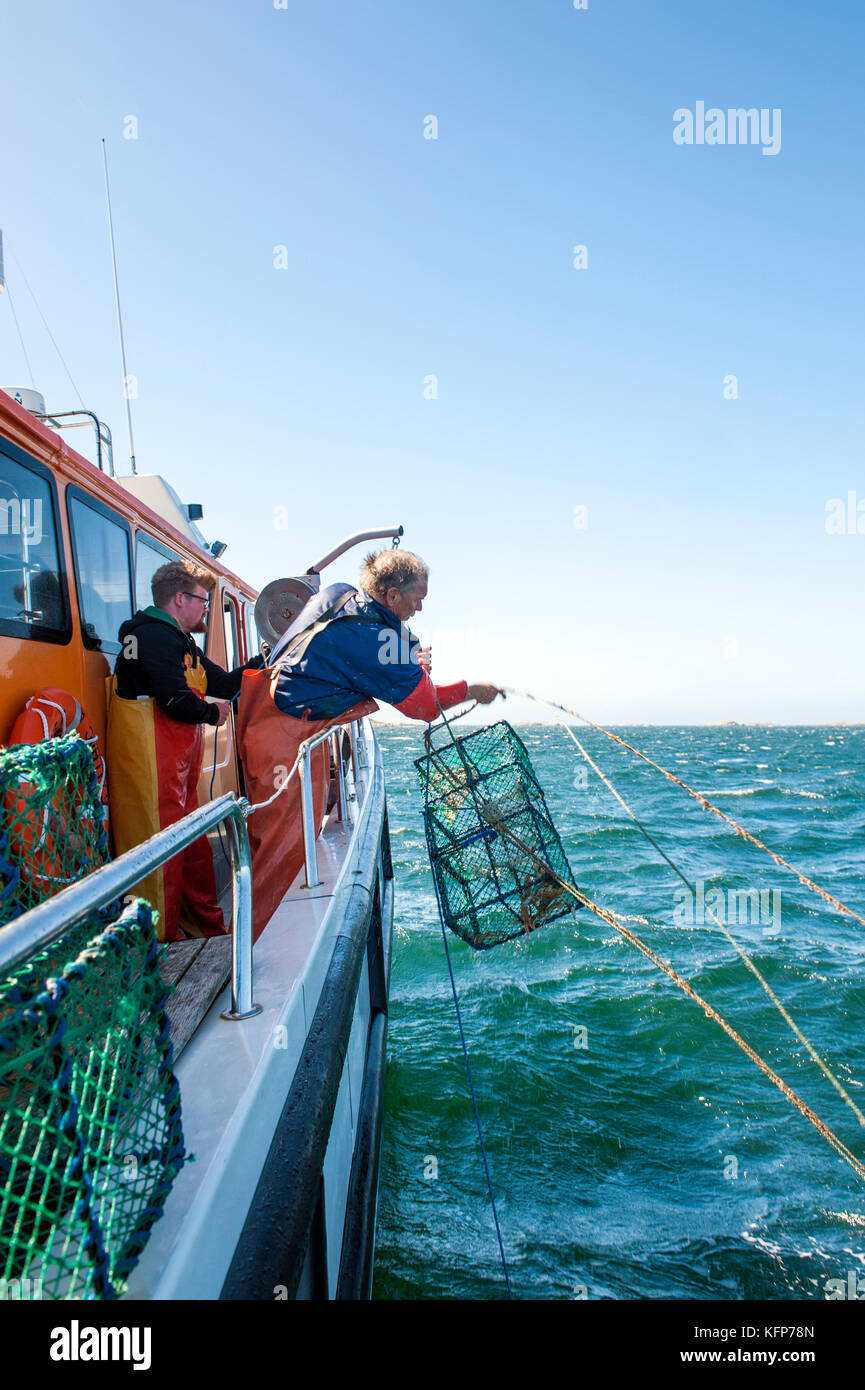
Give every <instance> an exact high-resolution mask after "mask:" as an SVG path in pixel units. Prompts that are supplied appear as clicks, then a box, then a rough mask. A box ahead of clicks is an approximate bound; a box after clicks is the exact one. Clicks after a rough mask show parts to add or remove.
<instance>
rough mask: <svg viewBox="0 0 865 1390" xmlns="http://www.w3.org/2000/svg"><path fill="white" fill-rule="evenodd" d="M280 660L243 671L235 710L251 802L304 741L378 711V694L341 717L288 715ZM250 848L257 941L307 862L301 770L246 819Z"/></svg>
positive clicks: (317, 788) (317, 795)
mask: <svg viewBox="0 0 865 1390" xmlns="http://www.w3.org/2000/svg"><path fill="white" fill-rule="evenodd" d="M278 679H279V666H274V667H264V668H263V669H262V670H260V671H244V673H243V684H242V685H241V688H240V701H239V707H238V713H237V746H238V750H239V752H240V758H241V762H242V763H243V776H244V780H245V783H246V795H247V797H248V798H249V800H250V801H251V802H252V803H253V805H254V804H255V803H256V802H260V801H267V800H268V798H269V797H271V796H273V793H274V792H275V791H276V789H277V787H278V786H279V785H280V782H282V781H284V779H285V778H286V777H287V776H288V774H289V772H290V771H291V769H292V767H293V766H294V761H295V758H296V757H297V754H298V750H299V748H300V745H301V744H302V743H303V742H304V740H305V739H308V738H313V737H314V736H315V735H316V734H319V733H321V732H322V731H323V730H324V729H327V728H330V727H331V726H334V727H335V726H336V725H338V724H349V723H351V721H352V720H353V719H359V718H360V717H361V716H362V715H365V714H372V713H373V712H374V711H375V710H377V709H378V705H377V704H376V702H375V700H370V699H366V700H362V701H361V702H360V703H359V704H357V705H353V706H352V708H351V709H350V710H346V712H345V714H340V715H337V717H336V718H335V719H294V718H293V717H292V716H291V715H290V714H283V713H282V711H281V710H279V709H277V707H276V705H275V704H274V700H273V696H274V691H275V689H276V682H277V680H278ZM310 775H311V778H312V792H313V805H314V809H315V825H316V833H317V832H318V828H319V827H320V826H321V822H322V817H323V815H324V808H325V798H326V796H327V788H328V783H329V780H330V751H329V746H328V744H327V743H322V744H320V745H319V746H318V748H315V749H314V750H313V752H312V755H311V758H310ZM246 827H247V830H248V831H249V844H250V849H251V851H252V923H253V937H254V938H255V939H257V938H258V937H259V936H260V935H261V933H262V931H263V930H264V928H265V927H266V926H267V924H268V922H269V921H270V918H271V917H272V916H273V914H274V912H275V911H276V909H277V907H278V906H279V904H280V902H281V901H282V898H283V897H284V895H285V893H286V892H287V891H288V889H289V888H290V887H291V884H292V882H293V880H294V878H295V877H296V875H297V873H298V872H299V870H300V869H301V868H302V866H303V861H304V854H303V814H302V807H301V782H300V774H299V772H298V773H295V775H294V777H293V778H292V779H291V781H290V782H289V784H288V786H287V787H286V788H285V790H284V791H283V792H281V793H280V795H279V796H278V797H277V798H276V800H275V801H274V803H273V805H271V806H268V807H266V808H265V809H263V810H260V811H255V812H253V814H252V815H251V816H250V817H249V820H248V821H247V823H246Z"/></svg>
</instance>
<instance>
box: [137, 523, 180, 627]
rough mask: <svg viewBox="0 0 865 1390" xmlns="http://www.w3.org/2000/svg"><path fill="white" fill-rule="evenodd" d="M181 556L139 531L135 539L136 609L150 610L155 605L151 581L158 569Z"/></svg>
mask: <svg viewBox="0 0 865 1390" xmlns="http://www.w3.org/2000/svg"><path fill="white" fill-rule="evenodd" d="M179 559H180V556H179V555H177V554H176V553H175V551H173V550H169V549H168V546H166V545H160V544H159V543H158V542H157V541H154V540H151V538H150V537H149V536H147V537H145V536H143V535H142V534H141V532H140V531H139V532H138V534H137V535H136V537H135V607H136V608H139V609H140V608H149V607H150V606H151V604H152V603H153V591H152V590H151V588H150V581H151V580H152V578H153V576H154V574H155V573H156V571H157V570H158V569H161V568H162V566H163V565H167V564H169V563H170V562H171V561H172V560H179Z"/></svg>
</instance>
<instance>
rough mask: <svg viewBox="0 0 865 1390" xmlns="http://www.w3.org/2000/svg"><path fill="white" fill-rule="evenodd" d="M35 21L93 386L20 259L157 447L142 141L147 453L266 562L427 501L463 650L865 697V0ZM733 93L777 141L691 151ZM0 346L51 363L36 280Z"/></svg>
mask: <svg viewBox="0 0 865 1390" xmlns="http://www.w3.org/2000/svg"><path fill="white" fill-rule="evenodd" d="M6 33H7V41H6V43H5V44H4V54H3V57H2V60H0V62H2V76H3V81H2V88H0V117H2V119H0V141H2V170H3V177H2V188H0V226H2V228H3V231H4V236H5V243H6V269H7V278H8V281H9V287H10V290H11V292H12V295H13V297H14V302H15V306H16V309H17V311H18V315H19V319H20V321H21V326H22V330H23V332H24V336H25V342H26V343H27V347H28V352H29V355H30V358H31V360H32V363H33V368H34V376H35V378H36V383H37V386H38V387H39V389H41V390H42V391H43V393H44V394H45V396H46V398H47V400H48V403H49V407H50V408H53V409H57V410H61V409H70V408H73V407H74V406H75V405H76V404H77V401H76V398H75V396H74V393H73V391H72V387H71V386H70V384H69V381H68V379H67V377H66V375H65V373H64V371H63V369H62V367H61V365H60V363H59V362H58V360H57V358H56V355H55V354H54V351H53V348H52V347H51V344H50V342H49V340H48V338H47V336H46V334H45V330H44V328H43V327H42V324H41V322H40V320H39V317H38V315H37V313H36V311H35V309H34V307H33V304H32V302H31V301H30V299H29V296H28V293H27V290H26V288H25V286H24V284H23V281H22V279H21V270H20V268H19V265H20V267H23V271H24V273H25V274H26V276H27V279H28V280H29V281H30V284H31V285H32V287H33V289H34V290H35V292H36V296H37V298H38V300H39V302H40V305H41V308H42V310H43V312H44V313H45V315H46V317H47V319H48V322H49V323H50V325H51V328H52V331H53V333H54V336H55V337H56V339H57V340H58V343H59V345H60V347H61V349H62V351H63V353H64V356H65V357H66V359H67V362H68V364H69V366H70V369H71V371H72V375H73V377H74V378H75V380H76V382H77V385H78V387H79V388H80V390H81V394H82V396H83V398H84V400H85V402H86V404H87V405H88V407H89V408H91V409H93V410H95V411H96V412H97V413H98V414H99V415H100V416H102V417H103V418H105V419H107V421H108V422H109V424H110V425H111V427H112V429H113V430H114V434H115V440H116V442H117V448H116V457H117V459H118V462H119V463H120V464H121V465H122V464H123V460H124V457H125V453H126V447H125V443H124V441H125V423H124V410H123V401H122V396H121V390H120V367H119V359H118V351H117V344H116V329H115V325H114V317H113V291H112V285H111V273H110V261H109V255H108V247H107V230H106V218H105V204H104V193H103V185H102V168H101V146H100V143H99V142H100V137H102V136H104V137H105V138H106V141H107V143H108V150H109V159H110V167H111V176H112V192H113V200H114V218H115V229H116V233H117V237H118V260H119V267H120V276H121V293H122V299H123V307H124V319H125V325H126V333H127V350H128V359H129V370H130V372H132V373H134V374H135V375H136V377H137V379H138V383H139V388H138V389H139V395H138V399H137V400H135V401H134V402H133V411H134V416H133V418H134V425H135V432H136V453H137V458H138V465H139V471H142V472H151V471H152V472H160V473H163V474H164V475H165V476H167V477H168V479H169V480H170V481H171V482H172V483H173V485H174V486H175V487H176V488H177V490H178V491H179V492H180V493H181V495H182V496H183V497H184V498H185V499H187V500H189V501H201V502H203V503H204V505H205V521H204V523H203V526H204V529H205V531H206V534H207V535H208V536H209V537H211V538H214V537H219V538H220V539H223V540H227V541H228V542H229V549H228V551H227V552H226V555H225V559H226V561H227V562H230V563H231V565H232V566H233V568H235V569H236V570H237V571H238V572H240V573H241V574H243V575H244V576H245V577H247V578H248V579H250V580H251V581H252V582H253V583H256V584H258V585H263V584H264V583H266V582H267V581H268V580H270V579H272V578H275V577H277V576H278V575H282V574H293V573H296V572H302V571H303V569H305V568H306V566H307V565H308V564H309V563H310V562H311V561H312V560H313V559H315V558H316V557H317V556H318V555H319V554H320V553H322V552H323V551H325V550H326V549H328V548H329V546H330V545H331V544H332V543H333V542H334V541H335V540H337V539H339V538H341V537H342V536H343V535H345V534H347V533H348V532H350V531H353V530H361V529H366V528H367V527H371V526H373V525H376V524H378V523H380V522H381V523H390V522H392V521H399V522H402V523H403V525H404V526H405V528H406V537H405V544H406V545H408V546H410V547H412V548H414V549H417V550H418V551H419V553H420V554H421V555H423V556H424V558H425V559H426V560H427V562H428V563H429V565H430V567H431V582H430V598H429V600H428V602H427V604H426V605H425V607H424V613H423V614H422V615H421V617H420V618H419V619H418V620H416V622H415V627H416V630H417V631H418V633H419V635H421V636H422V637H423V638H424V640H425V641H427V640H430V641H432V644H433V648H434V653H433V655H434V675H435V676H436V678H437V679H439V680H442V681H449V680H452V679H455V678H458V677H459V676H462V675H465V676H467V677H468V678H469V679H491V680H496V681H498V682H501V683H510V684H513V685H516V686H520V687H529V688H532V689H536V690H537V691H538V692H539V693H541V694H543V695H546V696H548V697H551V698H553V699H556V700H560V701H562V702H563V703H565V704H567V705H571V706H575V707H577V708H579V709H580V710H582V711H583V712H584V713H586V714H587V715H589V716H590V717H592V718H597V719H599V720H601V721H604V720H609V721H621V722H641V721H646V722H679V721H682V722H694V723H699V722H703V721H713V720H724V719H738V720H748V719H758V720H767V721H776V722H793V721H802V722H809V721H812V720H813V721H817V720H825V721H830V720H835V719H846V720H861V719H862V717H863V716H862V694H861V693H862V689H863V678H865V659H863V638H865V620H863V616H862V608H861V604H860V602H859V596H860V589H861V583H860V575H861V571H862V565H863V558H865V534H854V535H830V534H828V533H827V531H826V525H825V522H826V504H827V502H828V501H830V499H833V498H844V499H846V498H847V494H848V493H849V492H851V491H853V492H857V490H858V492H857V496H858V497H861V498H862V499H863V501H865V469H863V467H862V425H863V406H862V390H861V381H862V375H863V347H862V337H863V335H862V304H863V302H865V296H863V283H862V282H863V274H865V272H863V257H862V247H861V227H862V225H863V201H865V199H863V191H862V190H863V142H862V136H861V111H860V107H861V100H860V96H859V94H860V91H861V66H862V60H863V48H865V14H863V11H862V9H861V7H859V6H857V5H854V4H852V3H851V4H847V3H837V4H835V5H833V6H832V7H831V8H830V10H829V11H828V12H826V11H824V10H821V9H820V8H819V7H817V6H814V5H811V4H803V3H795V2H794V3H789V2H785V3H780V2H779V3H759V2H758V3H737V2H736V0H734V2H733V3H729V4H727V5H725V6H723V7H717V6H711V5H706V4H694V3H693V2H692V3H684V2H683V3H679V0H674V2H673V3H658V4H651V3H645V0H643V2H642V3H619V4H613V3H605V2H604V0H588V8H587V9H586V10H584V11H577V10H575V9H574V8H573V4H572V0H535V3H531V4H530V3H516V0H507V2H506V3H493V0H460V2H459V3H454V2H452V0H443V3H438V4H436V5H435V6H424V5H420V4H409V3H407V2H406V0H373V2H372V3H369V4H366V5H363V6H360V5H357V4H356V3H344V2H343V0H338V2H337V3H329V4H326V5H325V4H318V5H312V4H308V3H302V2H301V0H286V2H285V8H284V9H276V8H275V7H274V5H273V3H272V0H270V3H264V0H260V3H247V2H246V0H244V3H241V2H240V0H223V3H207V4H204V3H196V2H195V0H193V3H185V4H183V5H181V6H179V7H178V6H169V5H167V4H162V3H159V0H157V3H152V4H149V5H148V6H138V7H135V6H116V5H109V4H88V5H87V6H86V7H85V8H84V9H83V10H82V9H79V8H77V7H72V6H69V5H67V4H63V5H61V4H54V3H47V4H40V5H39V6H29V5H28V6H24V5H18V6H16V7H15V10H14V13H11V12H10V17H9V18H8V19H7V26H6ZM698 101H703V102H704V103H705V105H706V107H717V108H720V109H722V110H727V109H729V108H736V107H747V108H750V107H756V108H758V109H762V108H767V109H769V110H774V109H776V108H777V109H779V110H780V111H781V113H782V123H781V132H782V141H781V149H780V152H779V153H778V154H777V155H774V156H765V155H763V154H762V151H761V148H760V147H759V146H750V145H749V146H743V145H735V144H726V145H716V146H707V145H703V146H697V145H693V146H678V145H676V144H675V143H674V141H673V138H672V133H673V127H674V121H673V113H674V112H675V111H676V110H677V109H679V108H689V109H691V110H693V109H695V106H696V103H697V102H698ZM429 115H434V116H435V117H436V118H437V121H438V138H437V139H435V140H430V139H424V118H425V117H427V116H429ZM128 116H134V117H135V118H136V119H137V122H138V138H137V139H124V119H125V118H126V117H128ZM127 128H128V125H127ZM576 245H585V246H586V247H587V248H588V266H587V268H586V269H575V268H574V266H573V248H574V247H575V246H576ZM277 246H284V247H285V248H286V253H285V260H286V261H287V268H286V269H277V268H275V266H274V248H275V247H277ZM0 364H2V365H0V376H2V379H3V383H4V384H18V385H27V384H28V377H27V372H26V368H25V365H24V361H23V358H22V355H21V349H20V346H19V344H18V339H17V335H16V333H15V330H14V325H13V322H12V318H11V314H10V312H9V305H8V301H7V302H0ZM731 375H732V376H735V377H736V378H737V381H738V398H737V399H725V398H724V382H725V378H727V377H729V376H731ZM430 376H435V377H436V378H437V381H438V398H437V399H425V397H424V383H425V379H427V378H428V377H430ZM286 504H287V505H288V506H289V508H290V518H291V519H290V522H289V526H288V528H287V529H279V528H278V527H277V526H275V524H274V522H275V518H276V515H277V508H279V507H281V506H283V505H286ZM575 507H585V508H587V525H586V527H585V529H576V528H575V526H574V516H575V513H574V509H575ZM863 510H865V509H863ZM863 527H865V516H863ZM359 560H360V552H359V553H358V557H357V561H358V563H359ZM356 572H357V570H356V563H355V561H354V559H353V558H352V559H349V560H348V561H344V562H342V563H340V564H337V565H336V566H334V567H333V569H331V570H330V571H328V572H327V576H328V578H330V579H342V578H348V579H354V578H355V577H356ZM512 713H513V714H514V715H516V716H517V717H526V716H527V715H528V714H529V707H527V706H525V705H522V706H513V707H512Z"/></svg>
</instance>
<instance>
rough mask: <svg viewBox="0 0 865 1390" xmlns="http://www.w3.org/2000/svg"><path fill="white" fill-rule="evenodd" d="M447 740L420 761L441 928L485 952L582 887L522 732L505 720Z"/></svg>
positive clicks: (542, 919)
mask: <svg viewBox="0 0 865 1390" xmlns="http://www.w3.org/2000/svg"><path fill="white" fill-rule="evenodd" d="M440 727H441V726H440ZM445 727H446V726H445ZM439 732H440V729H436V730H434V731H433V733H434V734H437V733H439ZM447 734H448V738H449V741H448V742H447V743H440V744H439V746H438V747H435V746H433V743H432V741H431V740H430V739H428V741H427V752H426V754H425V756H424V757H422V758H418V759H417V760H416V762H415V767H416V768H417V772H418V777H419V779H420V783H421V787H422V788H423V791H424V798H425V804H424V825H425V829H426V839H427V849H428V851H429V858H430V866H431V868H432V872H433V878H434V880H435V885H436V894H437V897H438V901H439V908H440V910H441V914H442V918H443V921H444V923H445V925H446V926H448V927H450V929H451V931H453V932H455V933H456V935H457V936H460V937H462V939H463V940H464V941H467V942H468V943H469V945H470V946H473V947H474V948H475V950H478V951H483V950H489V949H490V947H492V946H498V945H499V944H500V943H501V942H503V941H511V940H513V938H514V937H518V936H526V935H528V934H529V933H530V932H533V931H537V930H538V928H539V927H543V926H547V925H548V924H549V923H550V922H554V921H556V920H557V919H558V918H560V917H565V916H568V915H570V914H571V913H572V912H573V910H574V909H575V908H578V907H581V906H582V904H581V903H579V902H577V900H576V899H575V898H573V897H572V896H571V895H570V894H569V893H568V892H567V890H566V888H565V887H564V886H563V883H562V880H563V881H564V883H566V884H570V885H571V886H572V887H574V888H576V886H577V885H576V883H575V882H574V878H573V875H572V873H571V869H570V865H569V864H568V861H567V858H566V856H565V852H564V850H563V849H562V842H561V840H560V839H559V836H558V833H557V831H556V829H555V826H554V825H553V823H552V820H551V819H550V813H549V811H548V809H547V803H546V799H545V797H544V793H543V791H542V790H541V786H540V783H539V782H538V779H537V777H536V776H535V772H534V769H533V767H532V764H531V760H530V758H529V755H528V753H527V752H526V749H525V746H524V744H523V742H522V740H521V739H520V737H519V735H518V734H517V733H515V731H514V730H513V729H512V728H511V725H510V724H508V723H507V721H506V720H501V721H500V722H499V723H497V724H491V725H489V726H488V727H485V728H483V729H477V730H475V731H474V732H473V733H470V734H466V735H464V736H463V737H462V738H454V737H453V735H452V734H451V732H450V730H449V729H448V730H447Z"/></svg>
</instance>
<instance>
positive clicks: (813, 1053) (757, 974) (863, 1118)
mask: <svg viewBox="0 0 865 1390" xmlns="http://www.w3.org/2000/svg"><path fill="white" fill-rule="evenodd" d="M562 727H563V728H564V731H565V733H566V734H568V736H569V737H570V738H571V739H573V741H574V743H575V744H576V745H577V748H579V750H580V752H581V753H582V755H583V757H584V758H585V760H586V762H587V763H589V765H590V766H591V767H592V768H593V769H594V771H595V772H596V773H597V774H598V776H599V777H600V779H601V781H602V782H603V783H604V785H605V786H606V787H607V788H608V789H609V790H610V791H611V792H612V794H613V796H614V797H615V798H616V800H617V801H618V802H619V804H620V805H621V806H622V807H624V809H625V811H626V812H627V813H628V815H629V816H630V817H631V820H632V821H633V822H634V824H635V825H636V826H638V827H639V829H640V830H641V831H642V833H643V834H644V835H645V837H646V839H647V840H648V841H649V842H650V843H651V844H652V845H654V847H655V849H656V850H657V851H658V853H659V854H660V855H661V857H662V858H663V859H665V860H666V862H667V863H668V864H669V866H670V868H671V869H672V870H673V871H674V873H676V874H677V875H678V877H679V878H680V879H681V880H682V882H683V883H684V884H685V886H686V887H687V888H688V889H689V891H690V892H691V893H692V894H694V896H696V892H697V890H696V888H695V887H694V885H693V884H692V883H691V882H690V881H689V879H687V878H686V877H685V875H684V874H683V873H682V871H681V869H680V868H679V867H678V865H677V864H674V863H673V861H672V859H671V858H670V856H669V855H668V854H667V853H666V851H665V850H663V849H662V848H661V846H660V845H659V844H658V842H657V840H655V839H654V838H653V837H652V835H650V833H649V831H648V830H647V829H646V827H645V826H644V825H643V823H642V821H640V820H639V819H638V817H637V816H636V815H635V814H634V812H633V811H632V810H631V808H630V806H629V805H628V803H627V802H626V801H625V799H624V797H623V796H621V795H620V794H619V792H617V791H616V788H615V787H614V786H613V784H612V782H611V781H610V780H609V778H608V777H605V776H604V774H603V772H602V771H601V769H600V768H599V767H598V765H597V763H596V762H595V761H594V759H593V758H591V757H590V755H589V754H588V753H587V751H586V749H585V748H584V747H583V745H582V744H581V743H580V740H579V739H578V738H577V736H576V734H575V733H574V732H573V730H572V729H571V728H569V727H568V725H567V724H563V726H562ZM705 910H706V913H707V914H708V916H709V917H711V919H712V921H713V922H714V923H715V925H716V926H717V927H718V928H719V929H720V931H722V932H723V934H724V936H725V937H726V938H727V940H728V941H729V942H730V945H731V946H732V947H733V948H734V950H735V951H736V953H737V955H738V956H739V958H740V959H741V960H742V962H743V963H744V964H745V965H746V966H747V968H748V969H749V970H750V972H751V974H752V975H753V976H754V978H755V979H756V980H758V981H759V983H760V985H761V987H762V988H763V989H764V990H765V992H766V994H767V995H768V997H769V998H770V999H771V1001H772V1003H773V1004H774V1005H775V1008H776V1009H777V1010H778V1012H779V1014H780V1015H781V1017H782V1018H783V1020H784V1022H785V1023H786V1024H787V1025H788V1027H789V1028H790V1029H791V1031H792V1032H793V1033H794V1034H795V1036H796V1037H797V1038H798V1039H799V1041H800V1042H801V1043H802V1045H803V1046H804V1047H805V1049H806V1051H807V1052H808V1055H809V1056H810V1058H811V1059H812V1061H814V1062H816V1064H817V1066H818V1067H819V1068H820V1070H821V1071H822V1073H823V1075H824V1076H825V1077H826V1079H827V1081H830V1082H831V1083H832V1085H833V1086H834V1088H835V1090H836V1091H837V1092H838V1094H839V1096H840V1097H841V1099H842V1100H843V1101H844V1102H845V1104H846V1105H849V1107H850V1109H851V1110H852V1111H853V1114H854V1115H855V1116H856V1118H857V1120H858V1121H859V1123H860V1125H865V1115H863V1114H862V1111H861V1110H860V1109H859V1107H858V1105H857V1104H856V1102H855V1101H854V1100H853V1098H852V1096H851V1095H850V1094H849V1093H848V1092H847V1090H846V1089H845V1088H844V1086H843V1085H842V1084H841V1082H840V1081H839V1080H838V1078H837V1077H836V1076H835V1075H834V1073H833V1072H832V1071H831V1070H830V1069H829V1067H828V1065H827V1064H826V1062H824V1060H823V1058H822V1057H821V1056H820V1054H819V1053H818V1052H817V1050H816V1048H815V1047H814V1046H813V1045H812V1044H811V1043H810V1042H809V1040H808V1039H807V1038H806V1037H805V1034H804V1033H803V1032H802V1030H801V1028H800V1027H799V1025H798V1024H797V1022H796V1020H795V1019H794V1018H793V1017H792V1016H791V1014H790V1013H789V1012H788V1010H787V1009H786V1008H785V1006H784V1005H783V1004H782V1003H781V1000H780V999H779V998H778V996H777V994H776V993H775V991H774V990H773V989H772V986H771V985H770V984H769V982H768V980H767V979H766V978H765V976H764V975H763V974H762V973H761V971H760V969H759V967H758V966H757V965H756V964H755V963H754V961H753V960H752V959H751V957H750V956H749V955H748V953H747V951H745V950H744V948H743V947H742V946H741V945H740V944H739V942H738V941H737V940H736V938H735V936H733V934H732V932H730V931H729V930H728V929H727V927H726V926H725V925H724V923H723V922H722V921H721V919H720V917H718V916H717V914H716V913H715V912H714V911H713V909H712V908H711V907H709V905H708V903H707V904H706V905H705Z"/></svg>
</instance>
